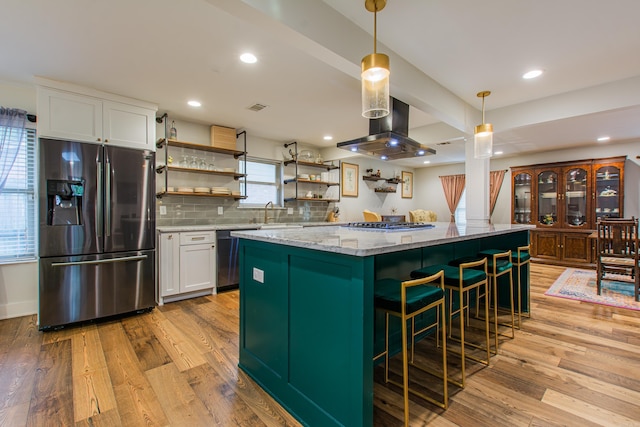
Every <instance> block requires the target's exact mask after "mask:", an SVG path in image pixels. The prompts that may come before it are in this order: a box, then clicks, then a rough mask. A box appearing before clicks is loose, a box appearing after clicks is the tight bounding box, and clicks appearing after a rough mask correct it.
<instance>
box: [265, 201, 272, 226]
mask: <svg viewBox="0 0 640 427" xmlns="http://www.w3.org/2000/svg"><path fill="white" fill-rule="evenodd" d="M269 205H271V212H273V202H271V201H270V202H268V203H267V204H266V205H264V223H265V224H267V223H268V222H269V219H273V217H271V218H269V217H268V216H267V208H268V207H269Z"/></svg>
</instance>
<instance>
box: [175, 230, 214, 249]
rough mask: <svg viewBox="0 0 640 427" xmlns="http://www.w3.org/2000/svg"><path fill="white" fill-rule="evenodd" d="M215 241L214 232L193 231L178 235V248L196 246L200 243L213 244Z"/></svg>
mask: <svg viewBox="0 0 640 427" xmlns="http://www.w3.org/2000/svg"><path fill="white" fill-rule="evenodd" d="M215 240H216V232H215V231H193V232H186V233H180V246H182V245H198V244H201V243H214V242H215Z"/></svg>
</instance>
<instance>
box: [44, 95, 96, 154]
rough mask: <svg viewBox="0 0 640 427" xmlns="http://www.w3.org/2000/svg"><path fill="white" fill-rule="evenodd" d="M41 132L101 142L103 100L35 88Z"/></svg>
mask: <svg viewBox="0 0 640 427" xmlns="http://www.w3.org/2000/svg"><path fill="white" fill-rule="evenodd" d="M38 134H39V135H40V136H46V137H52V138H61V139H72V140H75V141H87V142H102V100H100V99H98V98H92V97H88V96H83V95H76V94H74V93H69V92H60V91H57V90H53V89H45V88H39V89H38Z"/></svg>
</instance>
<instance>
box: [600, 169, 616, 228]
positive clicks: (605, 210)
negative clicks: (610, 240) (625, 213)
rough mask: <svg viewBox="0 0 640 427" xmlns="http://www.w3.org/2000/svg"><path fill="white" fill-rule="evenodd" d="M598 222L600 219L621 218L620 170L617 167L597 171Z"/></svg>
mask: <svg viewBox="0 0 640 427" xmlns="http://www.w3.org/2000/svg"><path fill="white" fill-rule="evenodd" d="M595 199H596V221H597V220H598V219H599V218H603V217H609V218H620V216H621V212H620V209H621V206H620V169H619V168H618V167H617V166H615V165H607V166H601V167H600V168H598V169H596V188H595Z"/></svg>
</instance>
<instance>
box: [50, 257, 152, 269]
mask: <svg viewBox="0 0 640 427" xmlns="http://www.w3.org/2000/svg"><path fill="white" fill-rule="evenodd" d="M143 259H147V255H136V256H126V257H121V258H109V259H101V260H92V261H72V262H54V263H52V264H51V266H52V267H69V266H73V265H87V264H108V263H113V262H128V261H142V260H143Z"/></svg>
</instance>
